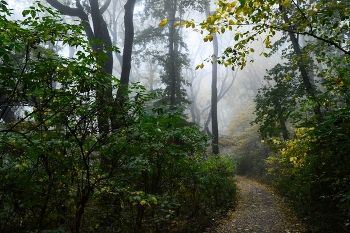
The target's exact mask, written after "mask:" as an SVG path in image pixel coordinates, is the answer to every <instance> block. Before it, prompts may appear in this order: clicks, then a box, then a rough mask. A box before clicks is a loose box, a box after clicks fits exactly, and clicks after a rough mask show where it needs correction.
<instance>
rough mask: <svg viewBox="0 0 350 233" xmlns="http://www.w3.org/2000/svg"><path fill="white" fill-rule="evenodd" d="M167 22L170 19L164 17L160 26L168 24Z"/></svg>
mask: <svg viewBox="0 0 350 233" xmlns="http://www.w3.org/2000/svg"><path fill="white" fill-rule="evenodd" d="M167 22H168V20H166V19H163V20H162V21H160V23H159V26H160V27H164V26H165V25H166V24H167Z"/></svg>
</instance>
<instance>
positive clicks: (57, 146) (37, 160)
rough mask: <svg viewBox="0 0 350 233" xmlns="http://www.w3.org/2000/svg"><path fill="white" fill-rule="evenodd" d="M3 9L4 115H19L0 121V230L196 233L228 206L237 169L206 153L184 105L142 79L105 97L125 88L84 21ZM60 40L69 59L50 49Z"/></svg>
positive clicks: (38, 10) (0, 88) (36, 10)
mask: <svg viewBox="0 0 350 233" xmlns="http://www.w3.org/2000/svg"><path fill="white" fill-rule="evenodd" d="M0 6H1V7H0V26H1V27H2V28H3V29H2V33H1V35H0V36H1V44H0V46H1V47H0V48H1V50H0V76H1V78H0V93H1V95H2V96H1V98H2V100H1V101H2V105H4V106H7V107H6V108H4V109H3V108H2V114H4V112H7V113H8V111H9V109H10V110H11V111H16V117H15V118H14V119H10V120H9V121H10V122H1V123H0V138H1V140H0V151H1V153H0V232H4V233H5V232H9V233H10V232H11V233H14V232H46V233H48V232H52V233H53V232H57V233H58V232H61V233H63V232H123V233H127V232H142V233H147V232H201V230H202V229H203V228H204V227H206V225H207V224H208V223H209V221H208V219H209V218H210V217H211V216H212V215H213V214H215V213H216V212H217V211H219V210H222V209H225V208H226V207H227V206H231V205H232V203H234V202H235V199H236V186H235V183H234V181H233V177H234V174H233V172H234V163H233V162H232V160H231V159H230V158H229V157H228V156H212V157H207V156H205V154H206V151H205V150H206V148H207V144H206V142H207V138H206V136H204V135H203V134H202V133H201V132H200V130H199V129H198V127H196V126H190V125H189V124H187V122H186V119H185V118H184V116H183V114H182V111H181V110H178V109H177V108H175V107H174V106H173V107H169V106H156V107H155V106H153V104H152V103H153V102H155V100H156V97H155V96H153V95H149V94H146V90H145V88H144V87H142V86H140V85H138V84H133V85H130V86H131V87H130V90H129V93H128V94H129V96H133V97H131V98H127V97H126V96H124V98H119V97H116V96H115V95H114V94H112V95H111V96H109V97H108V96H105V95H101V93H107V92H105V91H106V90H112V89H117V88H120V87H121V86H120V85H119V82H118V80H117V79H116V78H115V77H113V76H110V75H108V74H106V73H105V72H103V70H102V69H101V66H100V65H99V62H98V61H101V59H102V60H103V57H102V58H101V57H99V54H97V53H95V52H93V51H92V50H91V48H90V45H91V44H90V43H94V42H93V41H90V42H88V41H86V40H85V39H84V36H83V35H82V28H81V26H77V25H70V24H65V23H62V20H61V18H60V17H59V16H58V14H57V13H55V12H53V11H52V10H51V9H49V8H46V7H44V6H43V5H41V4H38V5H37V7H31V8H30V9H29V10H25V11H24V12H23V16H24V20H22V21H18V20H16V21H13V20H9V19H8V18H9V16H10V14H11V13H10V11H9V10H8V9H7V6H6V2H4V1H1V2H0ZM38 22H40V23H38ZM65 44H67V45H69V46H73V47H78V48H79V52H78V53H77V56H76V57H72V58H66V57H62V56H60V55H58V54H56V53H55V52H54V51H53V50H52V46H56V45H59V46H61V45H65ZM114 49H115V50H116V51H117V49H116V48H114ZM54 84H56V85H54ZM111 93H112V92H111Z"/></svg>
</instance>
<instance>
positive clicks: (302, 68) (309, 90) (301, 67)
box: [279, 5, 321, 116]
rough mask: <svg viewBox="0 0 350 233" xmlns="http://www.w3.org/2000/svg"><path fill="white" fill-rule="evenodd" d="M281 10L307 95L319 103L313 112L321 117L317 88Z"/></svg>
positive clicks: (283, 11)
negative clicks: (313, 84)
mask: <svg viewBox="0 0 350 233" xmlns="http://www.w3.org/2000/svg"><path fill="white" fill-rule="evenodd" d="M279 9H280V12H281V14H283V19H284V22H285V23H286V24H288V25H289V27H288V35H289V38H290V40H291V42H292V45H293V49H294V51H295V53H296V55H297V57H298V58H297V64H298V67H299V70H300V73H301V77H302V79H303V83H304V86H305V90H306V93H307V94H308V95H309V96H310V98H311V99H312V100H313V101H315V103H317V104H316V106H315V107H314V108H313V111H314V113H315V115H316V116H319V115H321V109H320V105H319V103H318V101H317V98H316V94H315V88H314V87H313V86H312V83H311V80H310V77H309V75H308V73H307V70H306V67H305V65H304V62H303V61H302V60H303V59H302V57H303V54H302V52H301V49H300V46H299V43H298V40H297V38H296V36H295V34H294V33H293V29H292V27H291V26H290V21H289V18H288V15H287V12H286V11H285V9H284V7H283V6H282V5H280V6H279Z"/></svg>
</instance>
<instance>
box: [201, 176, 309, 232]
mask: <svg viewBox="0 0 350 233" xmlns="http://www.w3.org/2000/svg"><path fill="white" fill-rule="evenodd" d="M236 180H237V185H238V188H239V201H238V207H237V209H236V210H235V211H231V212H229V214H228V216H227V217H226V218H225V219H222V220H220V221H219V223H218V226H217V227H216V228H215V229H211V230H209V231H206V232H207V233H233V232H235V233H241V232H249V233H263V232H269V233H297V232H305V230H303V229H302V227H301V224H300V222H299V221H298V220H297V218H296V217H295V215H294V213H293V212H292V211H291V210H290V209H289V208H288V206H287V204H286V203H284V202H283V200H282V199H281V198H280V197H279V196H278V195H276V194H274V193H273V191H271V190H270V189H268V188H267V187H265V186H264V185H262V184H260V183H258V182H256V181H253V180H250V179H247V178H245V177H240V176H236Z"/></svg>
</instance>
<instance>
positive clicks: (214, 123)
mask: <svg viewBox="0 0 350 233" xmlns="http://www.w3.org/2000/svg"><path fill="white" fill-rule="evenodd" d="M218 47H219V45H218V38H217V36H216V34H215V33H213V50H214V57H213V64H212V74H211V76H212V83H211V118H212V120H211V130H212V134H213V135H212V153H213V154H214V155H217V154H219V126H218V89H217V82H218V63H217V62H216V60H217V58H216V56H217V54H218V50H219V49H218Z"/></svg>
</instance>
